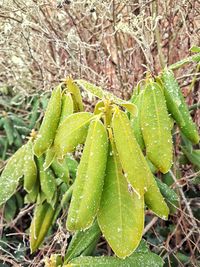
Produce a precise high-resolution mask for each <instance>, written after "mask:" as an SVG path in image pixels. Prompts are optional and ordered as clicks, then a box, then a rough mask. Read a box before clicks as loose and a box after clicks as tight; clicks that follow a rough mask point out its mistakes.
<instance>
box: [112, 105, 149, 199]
mask: <svg viewBox="0 0 200 267" xmlns="http://www.w3.org/2000/svg"><path fill="white" fill-rule="evenodd" d="M112 127H113V132H114V140H115V143H116V147H117V151H118V153H119V158H120V161H121V164H122V167H123V170H124V172H125V177H126V178H127V180H128V181H129V183H130V184H131V185H132V187H133V189H134V191H135V192H137V193H138V194H139V195H141V196H142V195H143V194H144V187H145V186H146V185H145V179H146V178H147V177H148V176H152V174H151V171H150V169H149V167H148V165H147V162H146V159H145V157H144V155H143V153H142V151H141V149H140V146H139V145H138V143H137V141H136V138H135V136H134V133H133V130H132V127H131V125H130V121H129V119H128V117H127V115H126V114H125V113H124V112H123V111H120V110H119V109H116V111H115V112H114V115H113V119H112Z"/></svg>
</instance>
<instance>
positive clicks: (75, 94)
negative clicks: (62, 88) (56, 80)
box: [66, 77, 84, 112]
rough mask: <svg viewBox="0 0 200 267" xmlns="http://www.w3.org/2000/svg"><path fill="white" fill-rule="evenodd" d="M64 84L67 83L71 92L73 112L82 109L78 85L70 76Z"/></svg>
mask: <svg viewBox="0 0 200 267" xmlns="http://www.w3.org/2000/svg"><path fill="white" fill-rule="evenodd" d="M66 84H67V89H68V91H69V92H70V93H71V94H72V99H73V105H74V111H75V112H79V111H83V110H84V107H83V102H82V97H81V93H80V90H79V87H78V86H77V84H76V83H75V82H74V81H73V80H72V78H71V77H68V78H67V80H66Z"/></svg>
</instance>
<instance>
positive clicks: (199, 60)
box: [169, 53, 200, 70]
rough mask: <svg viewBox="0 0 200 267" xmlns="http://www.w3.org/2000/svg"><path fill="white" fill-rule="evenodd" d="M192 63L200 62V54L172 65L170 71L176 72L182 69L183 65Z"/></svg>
mask: <svg viewBox="0 0 200 267" xmlns="http://www.w3.org/2000/svg"><path fill="white" fill-rule="evenodd" d="M191 62H197V63H198V62H200V53H197V54H195V55H193V56H190V57H186V58H184V59H182V60H180V61H178V62H176V63H174V64H172V65H171V66H169V69H170V70H175V69H178V68H180V67H182V66H183V65H185V64H188V63H191Z"/></svg>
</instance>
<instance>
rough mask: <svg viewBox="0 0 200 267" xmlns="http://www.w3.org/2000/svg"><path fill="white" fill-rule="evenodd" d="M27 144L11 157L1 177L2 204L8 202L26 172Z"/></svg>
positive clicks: (0, 192) (0, 193) (0, 199)
mask: <svg viewBox="0 0 200 267" xmlns="http://www.w3.org/2000/svg"><path fill="white" fill-rule="evenodd" d="M25 148H26V145H24V146H22V147H21V148H20V149H18V150H17V152H15V154H14V155H13V156H12V157H11V158H10V159H9V161H8V163H7V164H6V167H5V169H4V170H3V172H2V174H1V177H0V205H1V204H3V203H4V202H6V201H7V200H8V199H9V198H10V197H11V196H12V194H14V192H15V191H16V189H17V186H18V183H19V179H20V178H21V177H22V176H23V172H24V156H25Z"/></svg>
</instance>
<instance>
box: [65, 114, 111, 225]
mask: <svg viewBox="0 0 200 267" xmlns="http://www.w3.org/2000/svg"><path fill="white" fill-rule="evenodd" d="M99 137H100V138H99ZM107 149H108V137H107V131H106V128H105V126H104V125H103V124H102V122H101V121H100V120H99V119H98V118H97V119H95V120H93V121H92V122H91V123H90V126H89V130H88V135H87V139H86V143H85V147H84V150H83V154H82V157H81V161H80V164H79V166H78V171H77V177H76V179H75V182H74V189H73V194H72V200H71V203H70V207H69V211H68V218H67V229H69V230H82V229H86V228H88V227H89V226H90V225H91V224H92V223H93V221H94V218H95V216H96V214H97V210H98V208H99V205H100V199H101V194H102V189H103V183H104V173H105V168H106V160H107Z"/></svg>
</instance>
